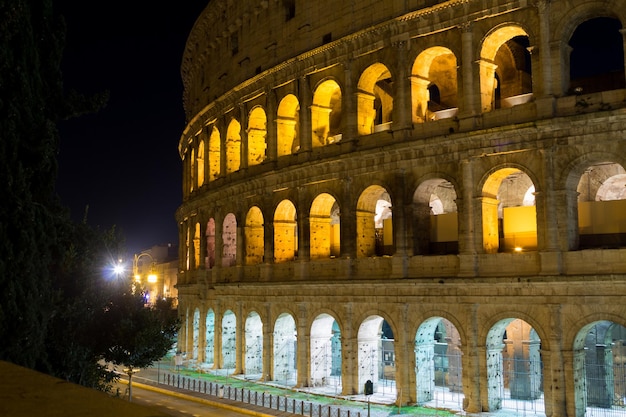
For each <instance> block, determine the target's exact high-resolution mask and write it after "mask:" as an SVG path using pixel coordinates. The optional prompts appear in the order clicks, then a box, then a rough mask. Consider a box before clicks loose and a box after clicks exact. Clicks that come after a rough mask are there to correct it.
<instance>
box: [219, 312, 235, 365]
mask: <svg viewBox="0 0 626 417" xmlns="http://www.w3.org/2000/svg"><path fill="white" fill-rule="evenodd" d="M236 363H237V316H235V313H233V312H232V311H231V310H226V311H225V312H224V316H223V317H222V367H221V370H222V371H224V372H225V374H226V375H229V374H232V373H233V372H234V371H235V365H236Z"/></svg>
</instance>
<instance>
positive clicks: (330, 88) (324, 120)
mask: <svg viewBox="0 0 626 417" xmlns="http://www.w3.org/2000/svg"><path fill="white" fill-rule="evenodd" d="M341 100H342V97H341V88H339V84H337V83H336V82H335V81H333V80H326V81H324V82H323V83H321V84H320V85H319V86H318V87H317V88H316V89H315V92H314V93H313V104H312V105H311V128H312V136H311V141H312V146H313V147H314V148H316V147H320V146H325V145H328V144H331V143H335V142H338V141H340V140H341Z"/></svg>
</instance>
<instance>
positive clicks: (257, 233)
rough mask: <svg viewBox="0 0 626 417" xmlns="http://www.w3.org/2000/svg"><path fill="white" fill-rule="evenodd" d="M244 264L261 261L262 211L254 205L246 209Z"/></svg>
mask: <svg viewBox="0 0 626 417" xmlns="http://www.w3.org/2000/svg"><path fill="white" fill-rule="evenodd" d="M244 235H245V242H246V248H245V249H246V260H245V262H246V265H256V264H260V263H262V262H263V255H264V249H265V246H264V236H265V235H264V231H263V213H262V212H261V209H259V208H258V207H256V206H254V207H252V208H250V210H248V214H247V215H246V226H245V234H244Z"/></svg>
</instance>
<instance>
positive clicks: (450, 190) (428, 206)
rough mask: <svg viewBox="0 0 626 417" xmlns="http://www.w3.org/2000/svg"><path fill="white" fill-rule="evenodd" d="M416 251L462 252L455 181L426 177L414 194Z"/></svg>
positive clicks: (437, 253) (418, 252)
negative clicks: (460, 249) (427, 178)
mask: <svg viewBox="0 0 626 417" xmlns="http://www.w3.org/2000/svg"><path fill="white" fill-rule="evenodd" d="M413 225H414V226H413V252H414V254H415V255H427V254H436V255H446V254H456V253H458V252H459V224H458V213H457V206H456V190H455V189H454V185H452V183H450V182H449V181H446V180H444V179H442V178H433V179H430V180H426V181H424V182H423V183H421V184H420V185H419V187H417V189H416V190H415V193H414V194H413Z"/></svg>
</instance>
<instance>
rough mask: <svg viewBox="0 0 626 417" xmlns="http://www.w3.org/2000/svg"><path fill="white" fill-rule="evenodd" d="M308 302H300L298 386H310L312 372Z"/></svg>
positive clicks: (297, 355)
mask: <svg viewBox="0 0 626 417" xmlns="http://www.w3.org/2000/svg"><path fill="white" fill-rule="evenodd" d="M306 312H307V311H306V304H304V303H299V304H298V322H297V324H296V328H297V332H298V334H297V337H298V340H297V344H296V348H297V349H298V351H297V354H296V358H297V359H296V360H297V374H298V376H297V381H296V386H297V387H307V386H309V384H308V381H309V374H310V372H311V370H310V368H309V364H310V363H311V361H310V359H311V350H310V349H309V347H310V346H311V335H310V333H309V331H310V330H309V329H310V326H309V323H308V321H307V314H306Z"/></svg>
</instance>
